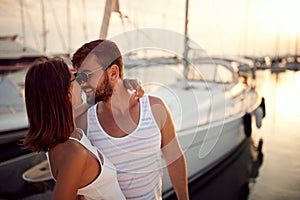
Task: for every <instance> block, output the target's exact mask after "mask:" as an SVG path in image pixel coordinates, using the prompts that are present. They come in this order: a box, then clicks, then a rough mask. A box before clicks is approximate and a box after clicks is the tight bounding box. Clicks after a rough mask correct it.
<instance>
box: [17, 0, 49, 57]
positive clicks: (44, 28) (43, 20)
mask: <svg viewBox="0 0 300 200" xmlns="http://www.w3.org/2000/svg"><path fill="white" fill-rule="evenodd" d="M21 1H22V0H21ZM41 9H42V30H43V31H42V36H43V52H46V50H47V32H46V20H45V5H44V0H41Z"/></svg>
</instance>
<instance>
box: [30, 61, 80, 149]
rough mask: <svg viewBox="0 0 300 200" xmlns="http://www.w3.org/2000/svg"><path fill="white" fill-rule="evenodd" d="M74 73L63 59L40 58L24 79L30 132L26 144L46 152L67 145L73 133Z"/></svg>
mask: <svg viewBox="0 0 300 200" xmlns="http://www.w3.org/2000/svg"><path fill="white" fill-rule="evenodd" d="M73 78H74V77H72V74H71V73H70V71H69V68H68V66H67V65H66V63H65V62H64V61H63V60H62V59H60V58H54V59H45V58H44V59H40V60H37V61H36V62H35V63H34V64H33V66H32V67H31V68H30V69H29V70H28V72H27V74H26V77H25V102H26V109H27V116H28V121H29V132H28V134H27V135H26V136H25V139H24V145H25V146H27V147H30V148H31V149H32V150H33V151H46V150H47V149H48V148H51V147H54V146H55V145H57V144H58V143H61V142H64V141H66V140H67V139H68V137H69V135H70V134H71V133H72V132H73V131H74V123H73V113H72V94H71V89H72V88H71V87H72V82H71V80H72V79H73Z"/></svg>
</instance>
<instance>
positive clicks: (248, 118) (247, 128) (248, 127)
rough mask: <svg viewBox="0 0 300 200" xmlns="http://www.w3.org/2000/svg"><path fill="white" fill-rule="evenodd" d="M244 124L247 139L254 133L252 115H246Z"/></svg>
mask: <svg viewBox="0 0 300 200" xmlns="http://www.w3.org/2000/svg"><path fill="white" fill-rule="evenodd" d="M243 122H244V131H245V134H246V136H247V137H250V136H251V133H252V126H251V124H252V119H251V114H250V113H246V114H245V115H244V117H243Z"/></svg>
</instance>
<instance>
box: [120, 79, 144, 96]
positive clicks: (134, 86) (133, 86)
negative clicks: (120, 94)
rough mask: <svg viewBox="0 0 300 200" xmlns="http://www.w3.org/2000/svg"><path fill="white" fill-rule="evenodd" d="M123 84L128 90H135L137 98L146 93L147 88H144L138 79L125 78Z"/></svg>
mask: <svg viewBox="0 0 300 200" xmlns="http://www.w3.org/2000/svg"><path fill="white" fill-rule="evenodd" d="M123 84H124V87H125V88H127V89H128V90H131V91H134V93H135V96H134V98H135V99H139V98H141V97H142V96H143V95H144V93H145V90H144V88H143V86H142V84H141V82H140V81H138V80H137V79H124V80H123Z"/></svg>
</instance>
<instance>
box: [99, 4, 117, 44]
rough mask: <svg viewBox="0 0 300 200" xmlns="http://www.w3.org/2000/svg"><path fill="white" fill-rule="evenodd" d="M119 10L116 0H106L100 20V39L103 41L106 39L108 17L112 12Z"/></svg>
mask: <svg viewBox="0 0 300 200" xmlns="http://www.w3.org/2000/svg"><path fill="white" fill-rule="evenodd" d="M118 10H119V1H118V0H106V3H105V10H104V14H103V19H102V26H101V30H100V35H99V37H100V38H103V39H105V38H106V37H107V32H108V26H109V21H110V16H111V13H112V12H113V11H117V12H118Z"/></svg>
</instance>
